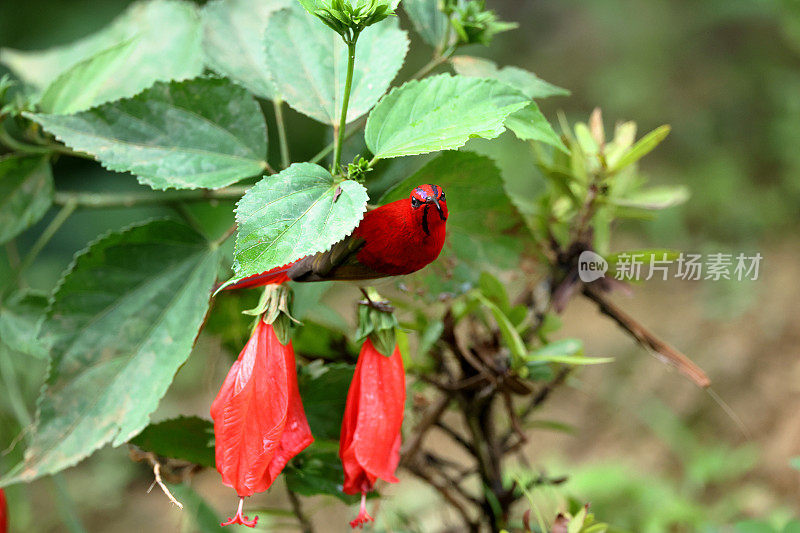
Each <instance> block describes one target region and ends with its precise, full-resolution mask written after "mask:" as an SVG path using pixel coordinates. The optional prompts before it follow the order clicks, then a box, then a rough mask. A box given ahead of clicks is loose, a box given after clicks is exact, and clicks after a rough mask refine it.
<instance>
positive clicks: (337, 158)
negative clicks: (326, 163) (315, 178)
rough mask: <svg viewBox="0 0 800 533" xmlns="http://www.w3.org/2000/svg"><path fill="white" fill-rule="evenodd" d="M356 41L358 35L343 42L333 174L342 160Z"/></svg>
mask: <svg viewBox="0 0 800 533" xmlns="http://www.w3.org/2000/svg"><path fill="white" fill-rule="evenodd" d="M357 40H358V33H354V34H353V37H352V38H351V39H349V40H345V42H346V43H347V77H346V78H345V82H344V98H343V99H342V113H341V114H340V115H339V124H338V129H339V132H338V135H337V137H336V144H335V145H334V147H333V173H334V174H337V173H338V172H339V165H340V163H341V160H342V145H343V144H344V138H345V133H346V132H345V130H346V129H347V107H348V104H349V103H350V89H352V87H353V68H354V67H355V64H356V41H357Z"/></svg>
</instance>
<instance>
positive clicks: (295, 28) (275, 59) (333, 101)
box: [265, 8, 408, 124]
mask: <svg viewBox="0 0 800 533" xmlns="http://www.w3.org/2000/svg"><path fill="white" fill-rule="evenodd" d="M265 39H266V55H267V68H268V69H269V71H270V74H271V76H272V79H273V80H274V81H275V85H276V87H277V88H278V92H279V93H280V94H281V95H282V97H283V99H284V100H285V101H286V103H288V104H289V105H290V106H292V107H293V108H294V109H296V110H297V111H299V112H300V113H303V114H304V115H308V116H309V117H311V118H313V119H315V120H318V121H320V122H323V123H325V124H338V122H339V114H340V112H341V106H342V100H343V98H344V85H345V78H346V76H347V46H346V45H345V44H344V42H343V41H342V39H340V38H338V37H336V36H335V35H333V34H331V32H330V30H329V29H327V28H326V27H325V26H323V25H322V24H320V23H319V21H318V20H316V19H315V18H314V17H312V16H311V15H309V14H308V13H306V12H305V11H303V10H301V9H299V8H294V9H285V10H282V11H280V12H278V13H276V14H274V15H273V16H272V17H271V18H270V21H269V24H268V26H267V31H266V37H265ZM407 51H408V36H407V34H406V32H404V31H402V30H401V29H400V28H399V26H398V23H397V19H396V18H391V19H387V20H384V21H383V22H380V23H378V24H375V25H374V26H371V27H369V28H367V29H366V30H364V31H363V32H362V33H361V35H360V37H359V38H358V44H357V45H356V60H355V69H354V70H353V86H352V90H351V92H350V103H349V106H348V108H347V122H351V121H353V120H355V119H357V118H358V117H360V116H361V115H363V114H365V113H366V112H367V111H369V110H370V109H371V108H372V107H373V106H374V105H375V103H376V102H377V101H378V99H379V98H380V97H381V96H382V95H383V94H384V93H385V92H386V89H388V88H389V84H391V82H392V80H393V79H394V77H395V76H396V75H397V72H398V71H399V70H400V67H401V66H402V65H403V60H404V59H405V56H406V52H407Z"/></svg>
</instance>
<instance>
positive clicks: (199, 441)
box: [129, 416, 215, 468]
mask: <svg viewBox="0 0 800 533" xmlns="http://www.w3.org/2000/svg"><path fill="white" fill-rule="evenodd" d="M129 442H130V444H133V445H135V446H138V447H139V448H141V449H142V450H144V451H146V452H153V453H154V454H156V455H161V456H164V457H170V458H172V459H181V460H183V461H189V462H190V463H195V464H198V465H202V466H207V467H208V468H214V465H215V460H214V423H213V422H211V421H210V420H206V419H204V418H200V417H197V416H179V417H178V418H171V419H169V420H163V421H161V422H158V423H156V424H150V425H149V426H147V427H146V428H144V431H142V432H141V433H139V434H138V435H137V436H136V437H134V438H132V439H131V440H130V441H129Z"/></svg>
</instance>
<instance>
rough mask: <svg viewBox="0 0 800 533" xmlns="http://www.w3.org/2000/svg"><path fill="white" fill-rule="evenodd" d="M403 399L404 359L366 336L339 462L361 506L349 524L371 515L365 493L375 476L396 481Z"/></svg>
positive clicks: (346, 489)
mask: <svg viewBox="0 0 800 533" xmlns="http://www.w3.org/2000/svg"><path fill="white" fill-rule="evenodd" d="M405 399H406V381H405V372H404V371H403V359H402V357H401V356H400V350H398V349H397V347H395V349H394V352H393V353H392V355H391V356H390V357H386V356H384V355H382V354H381V353H380V352H379V351H378V350H377V349H376V348H375V347H374V346H373V344H372V340H370V339H369V338H368V339H367V340H366V341H364V345H363V346H362V348H361V353H360V354H359V356H358V364H356V371H355V374H354V375H353V381H352V383H351V384H350V390H349V391H348V393H347V405H346V407H345V412H344V421H343V422H342V434H341V439H340V442H339V457H340V458H341V459H342V465H343V466H344V487H343V490H344V492H346V493H347V494H358V493H361V511H360V512H359V514H358V517H357V518H356V519H355V520H353V521H352V522H350V525H351V526H352V527H354V528H355V527H357V526H361V525H363V524H364V523H365V522H367V521H370V520H372V517H371V516H369V514H367V508H366V494H367V492H369V491H371V490H372V489H373V486H374V485H375V481H376V480H377V479H379V478H380V479H383V480H384V481H388V482H390V483H395V482H397V481H398V480H397V478H396V477H395V476H394V472H395V470H396V469H397V464H398V463H399V462H400V427H401V426H402V424H403V407H404V404H405Z"/></svg>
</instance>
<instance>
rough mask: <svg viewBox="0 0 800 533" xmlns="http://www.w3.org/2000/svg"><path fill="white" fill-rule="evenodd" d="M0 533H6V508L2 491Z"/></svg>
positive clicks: (0, 493) (0, 496) (4, 494)
mask: <svg viewBox="0 0 800 533" xmlns="http://www.w3.org/2000/svg"><path fill="white" fill-rule="evenodd" d="M0 533H8V507H7V505H6V493H5V492H3V489H0Z"/></svg>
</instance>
